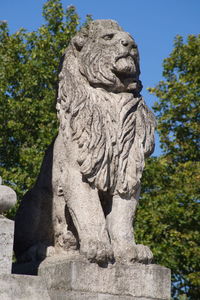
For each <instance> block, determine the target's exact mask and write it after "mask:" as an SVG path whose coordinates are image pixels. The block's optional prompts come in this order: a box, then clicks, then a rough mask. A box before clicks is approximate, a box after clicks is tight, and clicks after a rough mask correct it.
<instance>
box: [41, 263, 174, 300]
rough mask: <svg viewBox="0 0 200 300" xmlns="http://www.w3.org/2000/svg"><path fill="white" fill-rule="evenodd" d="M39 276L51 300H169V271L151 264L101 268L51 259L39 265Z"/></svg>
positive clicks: (88, 264)
mask: <svg viewBox="0 0 200 300" xmlns="http://www.w3.org/2000/svg"><path fill="white" fill-rule="evenodd" d="M38 274H39V276H41V277H42V279H43V280H44V282H45V283H46V287H47V290H48V292H49V295H50V298H51V299H54V300H55V299H62V300H80V299H82V300H129V299H130V300H131V299H135V300H136V299H137V300H153V299H155V300H158V299H159V300H167V299H170V279H171V278H170V270H169V269H167V268H165V267H161V266H158V265H153V264H152V265H143V264H137V263H136V264H133V265H118V264H114V265H108V266H107V267H100V266H98V265H97V264H91V263H88V262H87V261H85V260H84V258H83V259H82V258H81V259H80V257H79V258H76V259H73V260H72V259H69V258H64V257H63V258H62V257H59V258H57V259H55V257H54V258H48V259H46V260H45V261H44V262H43V263H42V264H41V265H40V267H39V272H38Z"/></svg>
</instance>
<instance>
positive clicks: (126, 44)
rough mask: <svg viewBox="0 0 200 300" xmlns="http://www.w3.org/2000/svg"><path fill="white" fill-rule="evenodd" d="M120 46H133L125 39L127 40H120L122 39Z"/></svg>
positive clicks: (130, 41)
mask: <svg viewBox="0 0 200 300" xmlns="http://www.w3.org/2000/svg"><path fill="white" fill-rule="evenodd" d="M121 44H122V45H123V46H124V47H131V46H132V44H133V41H132V40H130V39H127V38H122V39H121Z"/></svg>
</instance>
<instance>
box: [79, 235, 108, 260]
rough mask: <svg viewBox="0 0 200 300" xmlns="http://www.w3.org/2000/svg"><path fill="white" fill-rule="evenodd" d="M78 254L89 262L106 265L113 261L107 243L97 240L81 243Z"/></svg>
mask: <svg viewBox="0 0 200 300" xmlns="http://www.w3.org/2000/svg"><path fill="white" fill-rule="evenodd" d="M80 253H81V254H83V255H85V256H86V257H87V259H88V260H89V261H91V262H97V263H107V262H108V261H112V260H113V251H112V247H111V245H110V244H109V243H105V242H102V241H97V240H92V239H90V240H87V241H81V243H80Z"/></svg>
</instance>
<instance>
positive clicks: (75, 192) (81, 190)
mask: <svg viewBox="0 0 200 300" xmlns="http://www.w3.org/2000/svg"><path fill="white" fill-rule="evenodd" d="M67 177H68V186H67V187H66V186H64V188H63V190H64V196H65V199H66V203H67V207H68V209H69V212H70V214H71V217H72V219H73V222H74V225H75V227H76V230H77V232H78V240H79V244H80V253H81V254H83V255H85V256H86V257H87V259H88V260H90V261H91V262H98V263H104V262H108V261H110V260H112V259H113V251H112V247H111V244H110V239H109V236H108V231H107V228H106V220H105V216H104V213H103V210H102V207H101V203H100V200H99V196H98V191H97V189H95V188H91V187H90V186H89V184H88V183H86V182H84V181H83V179H82V176H81V174H80V172H79V170H75V169H70V171H69V172H68V175H67Z"/></svg>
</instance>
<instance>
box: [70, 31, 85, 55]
mask: <svg viewBox="0 0 200 300" xmlns="http://www.w3.org/2000/svg"><path fill="white" fill-rule="evenodd" d="M86 40H87V36H85V35H83V34H79V35H77V36H75V37H74V38H73V39H72V42H73V44H74V46H75V48H76V50H77V51H81V49H82V48H83V46H84V44H85V42H86Z"/></svg>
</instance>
